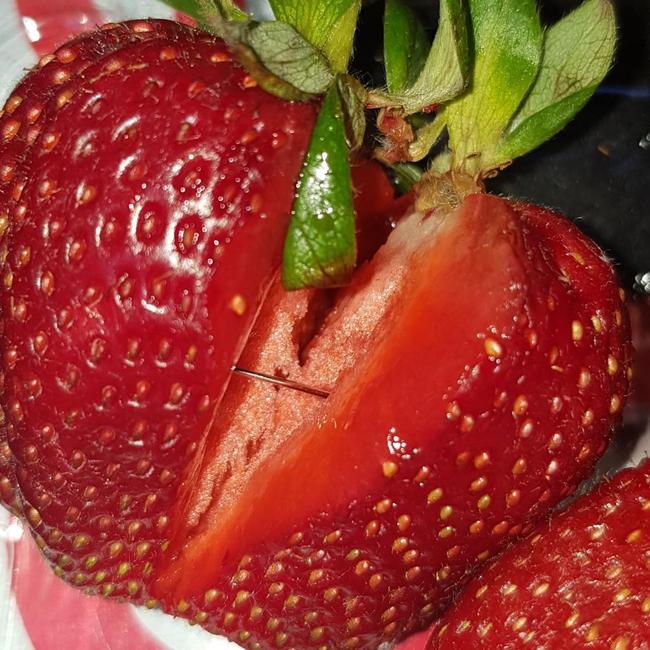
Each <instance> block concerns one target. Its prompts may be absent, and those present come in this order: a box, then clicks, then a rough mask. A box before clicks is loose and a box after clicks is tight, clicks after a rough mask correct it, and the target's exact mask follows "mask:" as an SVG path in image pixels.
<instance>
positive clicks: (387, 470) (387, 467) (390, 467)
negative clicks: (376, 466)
mask: <svg viewBox="0 0 650 650" xmlns="http://www.w3.org/2000/svg"><path fill="white" fill-rule="evenodd" d="M398 469H399V467H398V465H397V463H395V462H393V461H392V460H387V461H386V462H385V463H384V464H383V465H382V471H383V473H384V476H385V477H386V478H392V477H393V476H395V474H397V470H398Z"/></svg>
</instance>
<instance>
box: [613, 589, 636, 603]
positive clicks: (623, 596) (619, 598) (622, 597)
mask: <svg viewBox="0 0 650 650" xmlns="http://www.w3.org/2000/svg"><path fill="white" fill-rule="evenodd" d="M631 595H632V590H631V589H621V590H620V591H618V592H617V593H616V594H615V596H614V602H615V603H622V602H625V601H626V600H627V599H628V598H629V597H630V596H631Z"/></svg>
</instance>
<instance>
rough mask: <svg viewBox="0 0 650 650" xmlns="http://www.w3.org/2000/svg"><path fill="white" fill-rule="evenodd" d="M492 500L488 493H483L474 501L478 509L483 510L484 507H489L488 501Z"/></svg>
mask: <svg viewBox="0 0 650 650" xmlns="http://www.w3.org/2000/svg"><path fill="white" fill-rule="evenodd" d="M491 502H492V499H491V498H490V495H489V494H484V495H483V496H482V497H481V498H480V499H479V500H478V501H477V503H476V505H477V506H478V508H479V510H485V509H486V508H489V506H490V503H491Z"/></svg>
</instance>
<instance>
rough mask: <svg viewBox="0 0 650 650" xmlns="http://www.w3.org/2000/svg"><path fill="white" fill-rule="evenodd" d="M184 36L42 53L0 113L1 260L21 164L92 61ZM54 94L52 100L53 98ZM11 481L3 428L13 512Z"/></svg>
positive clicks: (133, 27) (3, 489)
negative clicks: (134, 45) (129, 47)
mask: <svg viewBox="0 0 650 650" xmlns="http://www.w3.org/2000/svg"><path fill="white" fill-rule="evenodd" d="M188 33H189V32H188ZM182 34H183V28H182V27H179V26H177V25H176V24H175V23H172V22H169V21H164V20H148V21H142V20H134V21H128V22H125V23H118V24H108V25H104V26H103V27H102V28H101V29H97V30H95V31H92V32H88V33H85V34H82V35H81V36H79V37H77V38H75V39H73V40H71V41H69V42H68V43H66V44H65V45H63V46H61V47H60V48H58V49H57V50H55V51H54V52H53V53H52V54H51V55H48V56H45V57H43V58H42V59H41V61H40V62H39V64H38V66H37V67H35V68H34V69H33V70H32V71H31V72H30V73H29V74H28V75H27V76H26V77H25V78H24V79H23V80H22V81H21V83H20V84H19V85H18V86H17V87H16V88H15V89H14V91H13V93H12V94H11V96H10V97H9V99H8V100H7V101H6V103H5V105H4V108H3V110H2V112H1V113H0V206H2V207H1V208H0V236H2V242H0V254H1V255H2V258H3V259H4V258H5V256H6V253H7V242H8V241H9V240H10V235H8V234H6V231H7V230H8V229H9V228H10V226H11V224H12V222H13V220H14V219H16V218H19V214H16V210H21V209H22V206H21V204H20V203H17V202H16V201H14V200H12V197H11V194H12V192H13V191H15V190H17V189H18V188H19V187H20V186H21V185H22V183H24V182H25V180H26V179H25V178H24V173H25V169H24V168H23V167H22V163H23V161H24V160H25V159H26V158H27V157H28V156H29V153H30V151H31V149H32V146H33V144H34V143H35V142H36V140H37V138H38V136H39V134H40V132H41V131H42V129H43V125H44V123H45V122H46V121H47V119H48V118H49V115H50V113H51V112H52V111H57V110H58V109H59V106H60V104H61V103H62V102H65V101H66V98H67V97H68V96H69V95H70V94H71V93H72V92H74V90H75V89H76V88H78V85H79V84H80V83H82V81H83V78H84V76H83V73H84V71H85V70H86V69H87V68H88V67H89V66H90V65H91V64H94V63H96V62H97V61H99V60H101V59H103V58H104V57H106V56H109V55H110V54H112V53H113V52H115V51H116V50H119V49H121V48H122V47H124V46H126V45H128V44H130V43H134V42H142V41H146V40H151V39H153V38H158V37H163V38H164V37H168V38H170V37H171V38H177V37H180V36H181V35H182ZM53 98H56V101H51V100H52V99H53ZM21 173H22V174H23V176H20V174H21ZM12 209H13V210H14V212H13V213H12V212H11V210H12ZM13 483H14V480H13V468H12V464H11V449H10V447H9V444H8V442H7V437H6V430H5V429H4V427H3V428H2V429H0V504H4V505H5V506H7V507H9V508H10V509H12V510H14V511H16V510H17V509H18V502H17V500H16V499H17V496H16V493H15V490H14V485H13Z"/></svg>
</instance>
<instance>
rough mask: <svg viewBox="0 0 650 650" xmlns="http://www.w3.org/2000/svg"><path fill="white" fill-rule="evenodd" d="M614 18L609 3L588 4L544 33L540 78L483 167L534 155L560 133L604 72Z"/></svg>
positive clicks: (608, 63) (609, 63)
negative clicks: (531, 152)
mask: <svg viewBox="0 0 650 650" xmlns="http://www.w3.org/2000/svg"><path fill="white" fill-rule="evenodd" d="M615 50H616V18H615V15H614V8H613V6H612V4H611V2H609V0H587V1H586V2H585V3H583V4H582V5H581V6H580V7H578V8H577V9H576V10H575V11H573V12H572V13H570V14H569V15H568V16H566V17H565V18H563V19H562V20H560V21H559V22H558V23H556V24H555V25H553V26H552V27H551V28H550V29H548V30H547V32H546V34H545V38H544V52H543V56H542V66H541V69H540V72H539V76H538V77H537V80H536V81H535V85H534V86H533V88H532V90H531V92H530V94H529V95H528V97H527V99H526V101H525V102H524V104H523V105H522V107H521V109H520V110H519V112H518V113H517V115H516V116H515V118H514V120H513V122H512V123H511V124H510V127H509V128H508V130H507V132H506V133H505V135H504V136H503V138H502V139H501V141H500V142H499V144H498V146H497V148H496V150H495V152H494V154H493V156H492V160H489V159H488V160H487V161H486V162H487V163H488V164H491V165H494V166H498V165H500V164H502V163H505V162H507V161H510V160H512V159H513V158H516V157H518V156H522V155H524V154H526V153H528V152H529V151H532V150H533V149H536V148H537V147H538V146H539V145H541V144H542V143H543V142H546V141H547V140H549V139H550V138H552V137H553V136H554V135H555V134H556V133H558V132H559V131H561V130H562V129H563V128H564V127H565V126H566V125H567V124H568V122H569V121H570V120H571V119H572V118H573V117H574V116H575V115H576V113H578V112H579V111H580V110H581V109H582V108H583V106H584V105H585V104H586V103H587V102H588V101H589V99H590V98H591V96H592V95H593V94H594V92H595V91H596V89H597V88H598V86H599V85H600V83H601V82H602V80H603V79H604V78H605V76H606V75H607V73H608V72H609V70H610V68H611V66H612V61H613V59H614V52H615Z"/></svg>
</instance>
